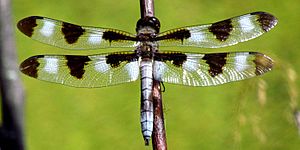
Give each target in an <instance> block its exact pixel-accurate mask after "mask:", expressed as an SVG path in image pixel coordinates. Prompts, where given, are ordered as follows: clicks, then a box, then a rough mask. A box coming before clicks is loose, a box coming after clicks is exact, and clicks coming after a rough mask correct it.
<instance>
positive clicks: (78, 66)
mask: <svg viewBox="0 0 300 150" xmlns="http://www.w3.org/2000/svg"><path fill="white" fill-rule="evenodd" d="M65 57H66V60H67V66H68V67H69V69H70V74H71V75H72V76H73V77H76V78H77V79H81V78H82V77H83V74H84V72H85V70H84V66H85V65H87V64H88V62H89V61H91V59H90V58H89V57H88V56H74V55H66V56H65Z"/></svg>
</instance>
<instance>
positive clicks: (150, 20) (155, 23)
mask: <svg viewBox="0 0 300 150" xmlns="http://www.w3.org/2000/svg"><path fill="white" fill-rule="evenodd" d="M146 26H149V27H152V28H153V29H154V30H155V32H156V33H159V29H160V22H159V20H158V19H157V18H155V17H145V18H141V19H139V21H138V22H137V23H136V31H138V30H139V29H141V28H143V27H146Z"/></svg>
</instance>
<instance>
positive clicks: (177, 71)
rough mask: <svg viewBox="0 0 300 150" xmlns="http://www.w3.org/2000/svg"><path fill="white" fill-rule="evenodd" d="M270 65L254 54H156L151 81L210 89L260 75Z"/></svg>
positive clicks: (269, 62) (271, 64)
mask: <svg viewBox="0 0 300 150" xmlns="http://www.w3.org/2000/svg"><path fill="white" fill-rule="evenodd" d="M272 66H273V61H272V59H271V58H269V57H268V56H266V55H264V54H261V53H258V52H232V53H212V54H199V53H181V52H165V53H157V55H156V56H155V61H154V69H153V70H154V78H155V79H156V80H158V81H163V82H167V83H173V84H181V85H187V86H211V85H218V84H224V83H227V82H232V81H238V80H243V79H247V78H251V77H255V76H258V75H262V74H264V73H265V72H268V71H270V70H271V69H272Z"/></svg>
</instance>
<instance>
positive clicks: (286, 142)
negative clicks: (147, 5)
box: [12, 0, 300, 150]
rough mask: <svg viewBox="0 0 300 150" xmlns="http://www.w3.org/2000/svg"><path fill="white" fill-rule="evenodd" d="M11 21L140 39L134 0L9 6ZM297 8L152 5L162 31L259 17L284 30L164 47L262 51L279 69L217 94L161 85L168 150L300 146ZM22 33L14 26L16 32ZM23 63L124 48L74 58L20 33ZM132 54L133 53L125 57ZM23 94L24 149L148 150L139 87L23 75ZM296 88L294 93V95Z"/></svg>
mask: <svg viewBox="0 0 300 150" xmlns="http://www.w3.org/2000/svg"><path fill="white" fill-rule="evenodd" d="M12 5H13V21H14V24H16V23H17V21H18V20H20V19H22V18H24V17H27V16H31V15H40V16H47V17H50V18H55V19H59V20H64V21H67V22H71V23H75V24H79V25H89V26H100V27H111V28H117V29H121V30H125V31H129V32H133V33H134V32H135V24H136V21H137V20H138V19H139V15H140V12H139V11H140V10H139V1H138V0H121V1H113V0H86V1H81V0H78V1H75V0H63V1H62V0H13V2H12ZM299 5H300V1H299V0H285V1H282V0H244V1H240V0H172V1H171V0H156V1H155V12H156V16H157V17H158V18H159V19H160V22H161V25H162V29H161V31H164V30H167V29H171V28H175V27H181V26H186V25H194V24H204V23H211V22H215V21H220V20H223V19H227V18H230V17H233V16H238V15H242V14H245V13H250V12H254V11H266V12H269V13H271V14H273V15H275V16H276V17H277V18H278V20H279V23H278V25H277V26H276V27H275V28H274V29H273V30H271V31H270V32H269V33H267V34H265V35H263V36H261V37H259V38H256V39H254V40H251V41H248V42H245V43H240V44H238V45H235V46H231V47H227V48H221V49H196V48H161V50H164V49H165V50H170V49H171V50H180V51H192V52H224V51H259V52H263V53H265V54H267V55H269V56H270V57H272V58H273V59H274V60H275V62H276V67H275V68H274V70H273V71H272V72H270V73H267V74H265V75H264V76H261V77H257V78H253V79H249V80H245V81H241V82H234V83H230V84H225V85H220V86H215V87H198V88H197V87H186V86H178V85H171V84H165V86H166V92H164V93H163V102H164V112H165V122H166V131H167V141H168V147H169V149H172V150H176V149H178V150H185V149H191V150H194V149H209V150H210V149H243V150H244V149H249V150H250V149H251V150H253V149H272V150H274V149H278V150H281V149H289V150H295V149H299V148H300V136H299V134H298V129H297V127H296V125H295V121H294V116H293V109H294V108H299V107H298V106H297V105H298V104H297V103H298V102H299V101H298V100H299V97H297V94H298V90H299V80H297V79H295V78H296V77H297V75H298V73H299V72H300V67H298V66H299V65H300V59H299V58H300V53H299V51H300V44H299V40H300V34H299V33H300V28H299V23H300V15H299V14H300V6H299ZM15 29H16V28H15ZM15 32H16V33H15V35H16V43H17V49H18V58H19V62H21V61H22V60H24V59H26V58H28V57H29V56H32V55H37V54H95V53H101V52H107V51H118V50H121V49H108V50H103V49H101V50H93V51H83V52H82V51H80V52H79V51H70V50H62V49H59V48H55V47H51V46H48V45H44V44H41V43H38V42H35V41H34V40H31V39H29V38H27V37H25V36H24V35H22V34H21V33H20V32H19V31H17V29H16V31H15ZM128 50H130V49H128ZM21 77H22V80H23V81H24V83H23V84H24V87H25V91H26V102H25V121H26V122H25V130H26V131H25V132H26V133H25V135H26V147H27V149H28V150H71V149H72V150H96V149H105V150H109V149H130V150H135V149H139V150H141V149H151V147H145V146H144V142H143V138H142V135H141V131H140V130H141V129H140V123H139V120H140V119H139V115H140V114H139V106H140V86H139V83H140V82H139V81H137V82H133V83H128V84H122V85H118V86H112V87H107V88H101V89H79V88H72V87H66V86H63V85H58V84H52V83H48V82H42V81H38V80H35V79H33V78H29V77H27V76H25V75H21ZM297 88H298V89H297Z"/></svg>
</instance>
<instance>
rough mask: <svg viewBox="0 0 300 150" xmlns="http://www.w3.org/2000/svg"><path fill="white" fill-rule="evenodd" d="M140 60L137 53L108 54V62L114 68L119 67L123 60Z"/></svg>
mask: <svg viewBox="0 0 300 150" xmlns="http://www.w3.org/2000/svg"><path fill="white" fill-rule="evenodd" d="M136 60H138V56H137V54H136V53H132V54H130V53H112V54H109V55H107V56H106V63H107V64H110V66H111V67H112V68H116V67H119V66H120V64H121V63H122V62H132V61H136Z"/></svg>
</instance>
